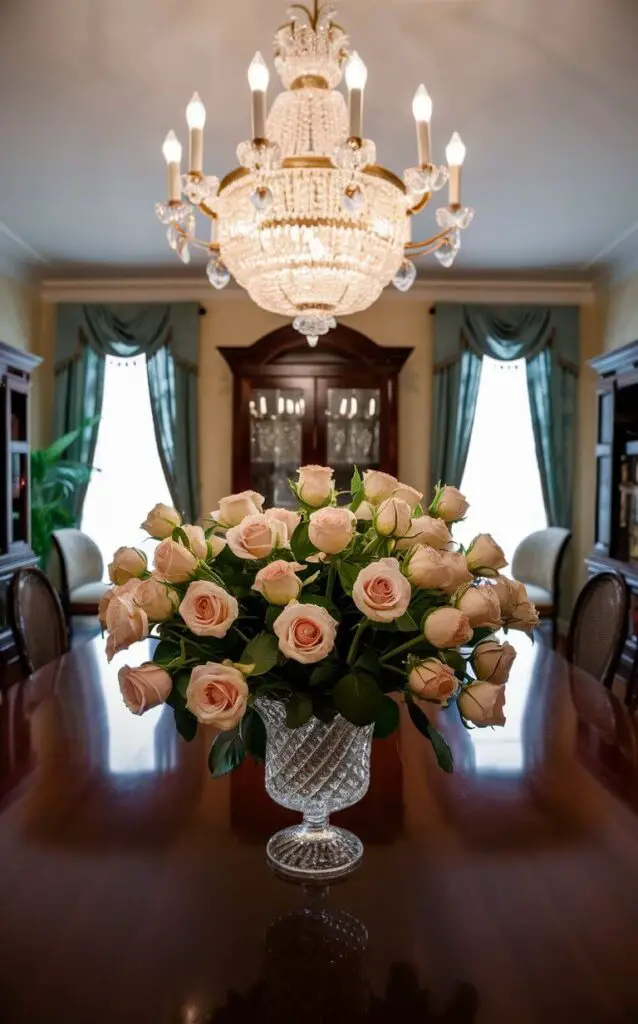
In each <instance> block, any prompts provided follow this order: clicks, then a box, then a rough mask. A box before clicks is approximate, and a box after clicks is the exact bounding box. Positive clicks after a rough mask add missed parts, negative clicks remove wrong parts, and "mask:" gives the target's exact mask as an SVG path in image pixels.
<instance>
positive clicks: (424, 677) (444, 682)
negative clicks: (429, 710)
mask: <svg viewBox="0 0 638 1024" xmlns="http://www.w3.org/2000/svg"><path fill="white" fill-rule="evenodd" d="M458 685H459V684H458V680H457V678H456V676H455V675H454V669H452V668H450V666H449V665H445V664H444V663H443V662H442V661H439V659H438V658H426V659H425V661H422V662H421V664H420V665H415V666H414V668H413V669H412V670H411V671H410V674H409V676H408V687H409V689H410V690H411V691H412V693H413V694H414V695H415V696H416V697H420V698H421V700H436V701H438V702H439V703H440V704H446V703H447V701H448V700H449V699H450V697H452V696H453V695H454V694H455V693H456V691H457V689H458Z"/></svg>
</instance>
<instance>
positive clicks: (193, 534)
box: [182, 523, 208, 559]
mask: <svg viewBox="0 0 638 1024" xmlns="http://www.w3.org/2000/svg"><path fill="white" fill-rule="evenodd" d="M182 530H183V531H184V533H185V534H186V536H187V537H188V543H189V544H190V546H191V551H192V552H193V554H194V555H195V558H201V559H206V558H208V543H207V541H206V535H205V534H204V531H203V529H202V527H201V526H191V524H190V523H185V524H184V526H182Z"/></svg>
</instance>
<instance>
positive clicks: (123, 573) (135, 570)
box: [109, 548, 148, 586]
mask: <svg viewBox="0 0 638 1024" xmlns="http://www.w3.org/2000/svg"><path fill="white" fill-rule="evenodd" d="M147 567H148V566H147V561H146V555H145V554H144V552H143V551H138V549H137V548H118V549H117V551H116V552H115V554H114V555H113V561H112V562H111V564H110V565H109V579H110V581H111V583H115V584H116V585H117V586H121V585H122V583H128V581H129V580H132V579H134V578H136V577H138V576H142V575H143V574H144V573H145V572H146V569H147Z"/></svg>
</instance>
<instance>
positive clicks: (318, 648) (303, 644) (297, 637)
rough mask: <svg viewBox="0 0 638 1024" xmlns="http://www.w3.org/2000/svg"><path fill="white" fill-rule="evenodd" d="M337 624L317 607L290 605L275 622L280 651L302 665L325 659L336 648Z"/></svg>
mask: <svg viewBox="0 0 638 1024" xmlns="http://www.w3.org/2000/svg"><path fill="white" fill-rule="evenodd" d="M337 625H338V623H337V622H336V621H335V620H334V619H333V617H332V615H330V614H329V613H328V612H327V611H326V609H325V608H321V607H320V606H319V605H317V604H299V602H298V601H291V602H290V604H288V605H286V607H285V608H284V610H283V611H282V612H281V614H280V615H278V616H277V618H276V619H275V624H274V626H273V630H274V632H275V634H276V636H277V638H278V640H279V650H280V651H281V652H282V654H285V656H286V657H287V658H292V660H293V661H299V662H301V664H302V665H312V664H313V663H314V662H315V661H321V660H322V659H323V658H325V657H326V656H327V655H328V654H330V651H331V650H332V649H333V647H334V645H335V637H336V635H337Z"/></svg>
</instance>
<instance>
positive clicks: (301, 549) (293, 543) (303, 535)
mask: <svg viewBox="0 0 638 1024" xmlns="http://www.w3.org/2000/svg"><path fill="white" fill-rule="evenodd" d="M308 530H309V524H308V523H304V522H301V523H299V526H298V527H297V529H296V530H295V532H294V533H293V535H292V537H291V538H290V547H291V550H292V553H293V555H294V556H295V558H296V559H297V561H298V562H304V561H305V560H306V558H307V557H308V555H312V554H314V553H315V552H316V550H317V549H316V547H315V546H314V544H312V543H311V541H310V537H309V535H308Z"/></svg>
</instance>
